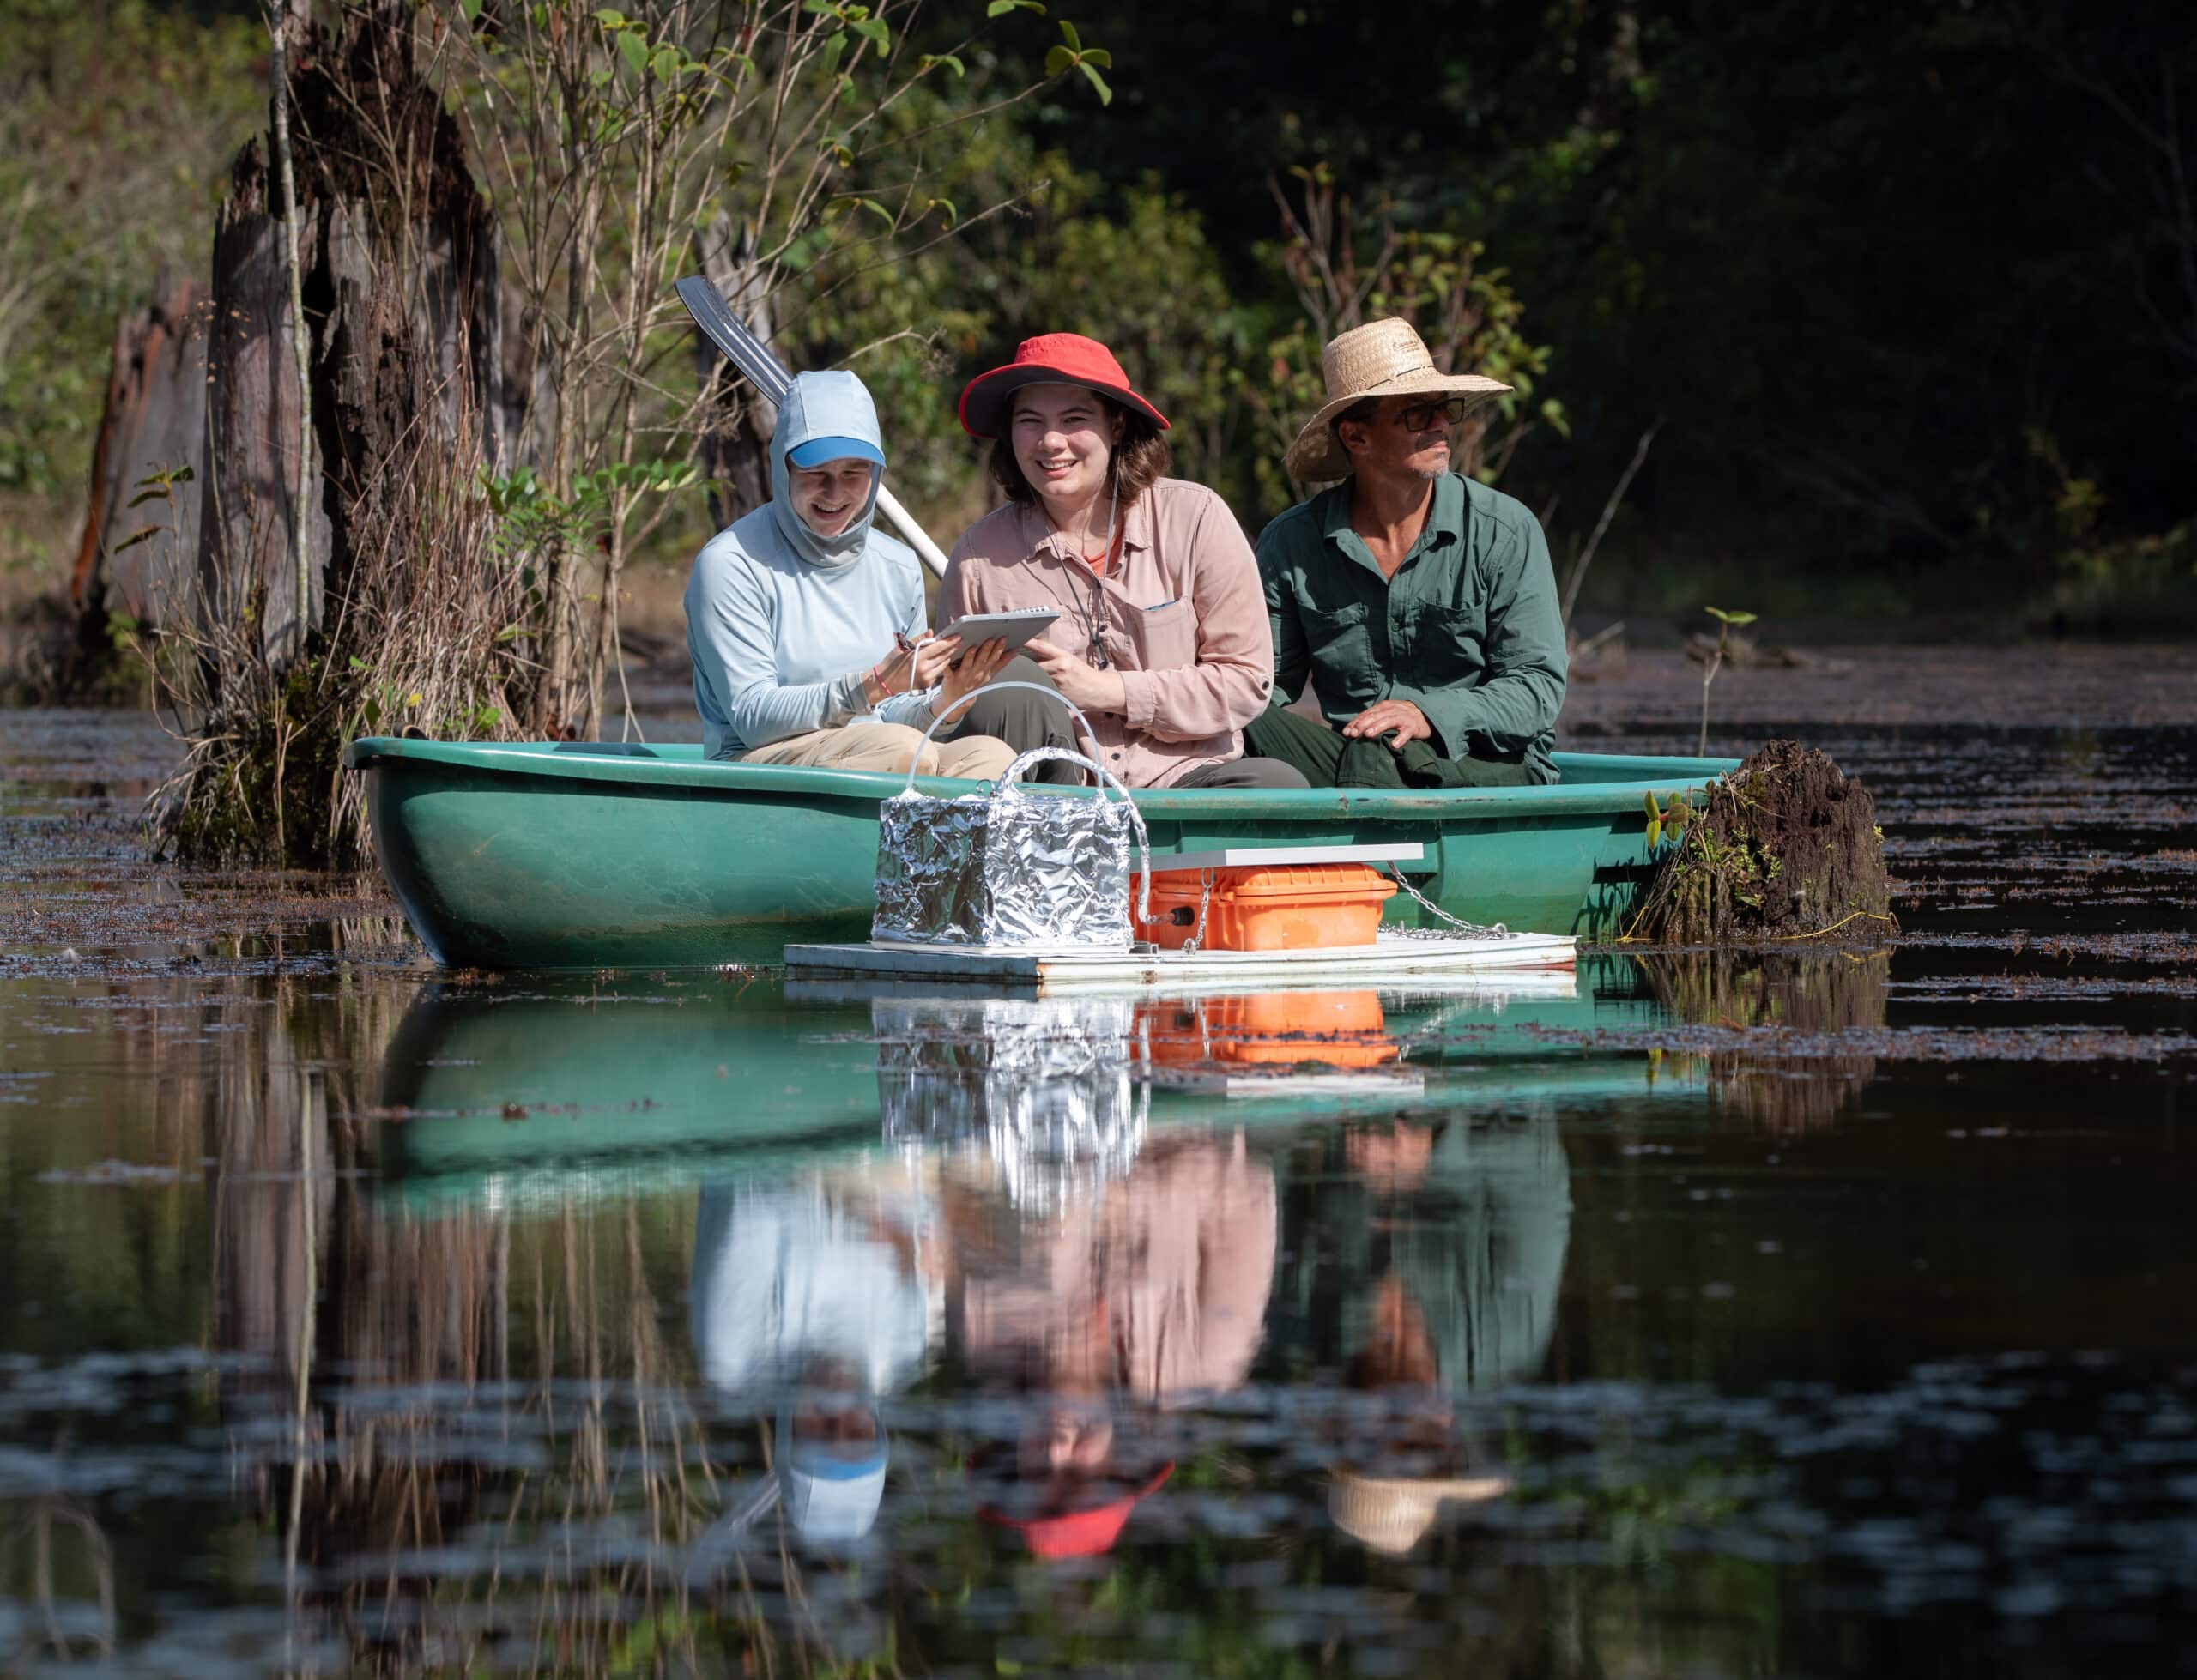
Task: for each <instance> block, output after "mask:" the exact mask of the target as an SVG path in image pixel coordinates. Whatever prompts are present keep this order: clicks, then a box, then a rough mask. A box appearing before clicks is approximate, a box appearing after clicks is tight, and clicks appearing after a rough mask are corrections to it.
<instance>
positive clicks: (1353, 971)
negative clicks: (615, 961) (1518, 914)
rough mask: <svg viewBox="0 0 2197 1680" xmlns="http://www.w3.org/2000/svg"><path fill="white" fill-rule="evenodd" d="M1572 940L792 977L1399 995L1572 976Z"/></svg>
mask: <svg viewBox="0 0 2197 1680" xmlns="http://www.w3.org/2000/svg"><path fill="white" fill-rule="evenodd" d="M785 961H786V972H787V974H788V975H789V976H797V977H798V978H801V979H803V980H820V979H826V978H829V979H854V978H861V979H866V980H899V981H907V980H922V981H927V982H948V983H954V984H965V985H978V986H998V985H1002V984H1004V985H1008V986H1013V987H1014V988H1017V989H1018V990H1021V989H1026V988H1036V990H1037V993H1038V995H1039V996H1040V997H1050V996H1056V995H1058V994H1062V993H1066V992H1101V991H1135V992H1147V991H1149V992H1162V993H1166V994H1171V995H1189V994H1195V993H1200V992H1242V991H1276V990H1281V989H1286V988H1292V987H1335V986H1363V987H1371V988H1384V987H1385V988H1395V987H1396V986H1397V985H1399V984H1401V983H1404V982H1410V981H1413V980H1425V979H1431V978H1437V977H1439V976H1462V975H1475V974H1488V973H1494V972H1499V971H1501V970H1505V969H1569V968H1571V967H1572V966H1573V965H1574V964H1575V963H1576V961H1577V942H1576V941H1575V940H1573V939H1572V937H1571V935H1570V934H1502V935H1499V936H1498V937H1493V938H1486V939H1474V938H1468V937H1466V936H1464V935H1462V934H1460V935H1458V936H1456V937H1455V938H1443V939H1435V938H1429V937H1427V936H1426V935H1425V934H1419V933H1415V932H1414V933H1405V932H1403V931H1401V930H1398V931H1395V932H1389V931H1385V930H1384V931H1383V933H1381V934H1379V935H1378V936H1377V938H1376V939H1375V940H1374V942H1373V943H1372V944H1371V945H1354V946H1328V947H1326V948H1322V949H1318V950H1309V951H1195V952H1184V951H1153V950H1141V951H1139V950H1128V949H1123V948H1119V947H1117V948H1116V949H1113V950H1111V951H1092V950H1091V949H1089V948H1088V947H1083V948H1079V949H1075V950H1067V951H1030V950H1022V949H1008V948H1003V947H997V946H951V945H916V944H906V945H902V944H893V943H880V942H877V941H875V940H872V941H870V942H869V943H866V944H862V945H790V946H787V947H786V949H785Z"/></svg>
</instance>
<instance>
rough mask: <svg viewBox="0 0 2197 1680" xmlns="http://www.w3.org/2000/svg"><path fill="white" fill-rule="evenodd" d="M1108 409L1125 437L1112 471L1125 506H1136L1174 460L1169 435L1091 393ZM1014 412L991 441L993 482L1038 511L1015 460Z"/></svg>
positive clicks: (1035, 498)
mask: <svg viewBox="0 0 2197 1680" xmlns="http://www.w3.org/2000/svg"><path fill="white" fill-rule="evenodd" d="M1091 394H1092V396H1095V397H1097V398H1098V399H1099V402H1102V403H1104V404H1105V408H1106V412H1107V413H1108V414H1112V415H1116V416H1118V417H1119V418H1120V420H1121V422H1122V435H1121V438H1120V439H1119V441H1117V443H1116V444H1115V445H1114V458H1113V461H1112V462H1111V469H1112V471H1113V472H1114V473H1115V474H1116V475H1117V481H1118V482H1119V484H1120V486H1121V496H1122V505H1123V507H1125V508H1127V507H1134V506H1135V505H1136V499H1137V498H1138V497H1140V496H1141V495H1142V494H1144V493H1145V492H1146V491H1147V490H1149V489H1150V488H1151V487H1152V486H1153V485H1154V484H1156V483H1158V482H1159V480H1161V479H1163V478H1165V477H1166V476H1167V468H1168V466H1169V465H1170V463H1171V462H1172V461H1173V459H1174V452H1173V451H1172V450H1170V449H1169V448H1168V447H1167V434H1166V433H1165V432H1162V431H1161V430H1160V429H1159V426H1157V425H1156V424H1155V423H1154V422H1153V418H1152V416H1151V415H1149V414H1140V413H1139V412H1138V411H1137V410H1136V409H1135V408H1123V406H1122V405H1121V404H1120V403H1118V402H1115V401H1114V399H1113V398H1111V396H1107V395H1106V394H1105V392H1104V391H1092V393H1091ZM1013 429H1014V427H1013V411H1012V410H1011V409H1010V410H1009V420H1008V430H1007V431H1004V432H1001V433H1000V434H999V436H998V437H996V438H994V439H993V440H992V459H991V469H992V481H993V482H994V483H996V485H998V486H999V487H1000V488H1001V489H1002V490H1004V491H1005V492H1006V493H1007V499H1008V500H1009V501H1010V502H1020V503H1021V504H1022V505H1023V506H1025V507H1035V506H1036V505H1037V504H1038V493H1037V492H1036V491H1035V490H1033V489H1032V488H1031V487H1030V480H1028V479H1026V478H1025V477H1023V476H1022V463H1021V462H1019V461H1017V460H1016V459H1015V458H1014V437H1013V435H1012V433H1013Z"/></svg>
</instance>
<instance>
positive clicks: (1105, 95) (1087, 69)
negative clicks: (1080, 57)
mask: <svg viewBox="0 0 2197 1680" xmlns="http://www.w3.org/2000/svg"><path fill="white" fill-rule="evenodd" d="M1076 68H1077V69H1080V70H1081V71H1082V72H1083V75H1084V79H1085V80H1086V81H1087V82H1090V84H1091V85H1092V87H1093V88H1097V89H1098V90H1099V104H1101V105H1111V104H1112V103H1113V102H1114V90H1113V89H1112V88H1109V87H1108V86H1107V85H1106V78H1105V76H1101V75H1099V72H1098V71H1097V70H1096V69H1093V68H1092V64H1091V61H1090V60H1089V59H1087V58H1086V60H1084V62H1083V63H1080V64H1078V65H1077V66H1076Z"/></svg>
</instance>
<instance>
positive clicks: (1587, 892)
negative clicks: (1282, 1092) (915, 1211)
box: [344, 736, 1737, 969]
mask: <svg viewBox="0 0 2197 1680" xmlns="http://www.w3.org/2000/svg"><path fill="white" fill-rule="evenodd" d="M344 762H345V763H346V764H348V765H349V766H350V767H351V768H352V769H353V770H354V771H359V772H360V773H361V774H362V775H364V776H365V777H366V782H367V786H366V804H367V810H368V812H369V813H370V816H371V818H372V825H373V836H374V849H375V852H376V854H377V855H378V857H379V859H380V861H381V867H382V873H383V874H384V875H385V876H386V877H387V878H388V880H389V884H390V889H391V890H392V891H394V892H395V893H396V897H397V900H398V902H399V903H402V905H403V906H404V910H405V914H406V915H407V916H409V917H410V918H411V922H412V926H413V928H414V929H415V931H416V932H417V933H418V934H419V935H420V938H421V941H422V942H423V943H424V944H425V945H426V946H427V949H428V950H429V951H430V952H433V954H434V956H435V958H436V959H437V960H438V961H439V962H442V963H445V964H450V965H451V966H455V967H466V968H496V969H509V968H620V967H643V968H657V967H673V966H686V965H689V964H732V963H757V962H776V961H777V960H778V958H779V956H780V954H781V952H783V950H784V946H786V945H788V944H790V943H794V942H811V941H815V942H828V941H831V940H862V939H867V938H868V937H869V919H870V916H871V913H872V911H873V910H874V909H875V902H876V896H875V886H874V882H875V874H876V867H877V807H878V804H879V802H880V801H883V800H886V799H889V798H891V797H892V796H893V795H894V794H897V793H898V792H899V791H900V789H901V786H902V778H901V777H898V776H889V775H882V774H879V773H877V772H875V771H825V770H800V769H793V768H790V767H787V766H784V765H776V764H722V763H712V762H710V761H707V760H705V759H704V758H702V756H701V749H700V748H699V746H642V745H637V744H635V745H626V744H619V743H614V742H595V741H584V742H560V741H523V742H507V743H495V744H487V743H471V742H452V741H429V740H392V739H390V738H387V737H382V736H374V737H369V738H366V739H364V740H356V741H354V742H353V743H352V744H351V745H350V746H349V747H348V749H347V750H346V752H345V754H344ZM1556 764H1557V769H1558V774H1559V776H1560V777H1561V779H1560V780H1559V781H1558V782H1556V783H1552V784H1551V785H1549V786H1546V787H1540V788H1485V789H1459V790H1456V791H1440V792H1419V791H1411V792H1402V793H1395V792H1379V791H1364V790H1339V789H1295V790H1286V791H1278V792H1275V791H1259V790H1242V791H1238V790H1221V789H1181V790H1177V789H1146V790H1144V791H1141V792H1140V793H1138V794H1137V795H1136V796H1135V797H1136V803H1137V807H1138V809H1139V810H1140V811H1141V812H1142V813H1143V815H1144V820H1145V824H1146V826H1147V829H1148V830H1149V831H1150V835H1151V841H1152V847H1153V852H1154V854H1155V855H1165V854H1170V853H1180V852H1196V851H1209V850H1218V849H1222V848H1225V847H1229V846H1244V845H1262V844H1265V845H1277V846H1280V845H1309V844H1328V845H1374V844H1383V843H1387V844H1396V843H1411V842H1417V843H1419V844H1420V845H1421V846H1422V847H1423V848H1424V856H1423V858H1422V859H1421V861H1419V862H1418V863H1416V864H1407V865H1405V866H1404V873H1405V875H1406V876H1407V878H1408V879H1410V881H1411V884H1412V885H1413V887H1414V888H1416V889H1417V891H1419V892H1420V893H1423V894H1424V895H1425V897H1427V898H1429V899H1430V900H1431V901H1432V902H1434V903H1437V904H1439V905H1440V906H1441V907H1442V909H1443V910H1444V911H1446V912H1448V913H1449V914H1450V915H1452V916H1462V917H1465V918H1467V919H1468V920H1471V921H1475V922H1504V923H1507V924H1508V925H1509V926H1510V927H1512V928H1520V929H1526V930H1530V931H1533V932H1535V933H1552V934H1562V933H1570V934H1576V935H1577V936H1578V937H1580V938H1582V939H1596V938H1603V937H1607V936H1609V935H1611V934H1615V933H1617V932H1618V931H1619V924H1620V922H1621V919H1622V918H1623V917H1624V916H1625V914H1626V912H1627V910H1628V909H1629V908H1630V906H1631V901H1632V897H1633V894H1634V891H1635V890H1636V889H1637V886H1638V885H1639V883H1640V882H1641V880H1642V879H1643V878H1644V876H1645V874H1646V871H1647V865H1648V848H1647V836H1646V825H1647V824H1646V813H1645V810H1644V807H1643V795H1647V794H1650V793H1652V794H1654V795H1655V797H1656V799H1657V800H1658V801H1662V800H1664V799H1667V798H1668V797H1669V796H1670V795H1673V794H1676V793H1680V792H1686V793H1690V794H1691V793H1698V791H1699V790H1700V789H1702V788H1703V786H1704V784H1705V783H1707V782H1708V781H1710V779H1711V778H1712V777H1716V776H1719V775H1722V774H1724V773H1725V772H1727V771H1730V770H1732V769H1734V768H1735V767H1736V764H1737V761H1736V760H1734V759H1727V758H1637V757H1628V756H1624V755H1619V754H1607V753H1587V752H1559V753H1558V754H1557V755H1556ZM917 786H919V787H920V788H922V789H924V790H925V791H927V792H931V793H937V794H946V795H952V794H955V793H965V792H966V791H967V790H968V787H969V784H968V783H957V782H949V781H942V780H937V779H934V778H929V777H925V778H922V779H920V780H919V781H918V783H917ZM1388 915H1389V920H1391V921H1392V922H1401V923H1403V924H1406V925H1412V924H1416V923H1418V922H1420V921H1422V920H1425V921H1431V920H1433V918H1432V917H1431V916H1429V915H1428V913H1427V912H1425V911H1424V910H1422V909H1420V907H1419V904H1418V903H1416V902H1415V901H1414V900H1413V898H1411V897H1409V896H1407V895H1405V894H1401V893H1400V894H1398V895H1397V896H1396V897H1395V898H1393V899H1391V900H1390V901H1389V908H1388Z"/></svg>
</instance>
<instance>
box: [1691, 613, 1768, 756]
mask: <svg viewBox="0 0 2197 1680" xmlns="http://www.w3.org/2000/svg"><path fill="white" fill-rule="evenodd" d="M1701 610H1702V611H1703V612H1704V613H1708V614H1709V616H1710V618H1712V619H1716V647H1715V648H1713V649H1712V650H1710V655H1709V668H1708V669H1707V670H1705V671H1704V672H1703V673H1702V674H1701V739H1700V740H1699V742H1698V744H1697V745H1696V746H1695V747H1694V752H1695V753H1696V754H1697V755H1698V756H1705V755H1706V754H1707V753H1708V751H1709V685H1710V683H1712V682H1714V681H1716V673H1717V671H1718V670H1719V669H1720V668H1722V665H1723V663H1724V656H1725V654H1726V653H1727V652H1728V651H1729V650H1730V648H1731V643H1732V632H1733V631H1734V629H1735V628H1737V627H1738V626H1739V625H1744V624H1752V623H1753V622H1754V618H1755V615H1754V614H1753V613H1738V612H1734V613H1728V612H1726V611H1725V610H1724V609H1723V608H1722V607H1703V608H1702V609H1701Z"/></svg>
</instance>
